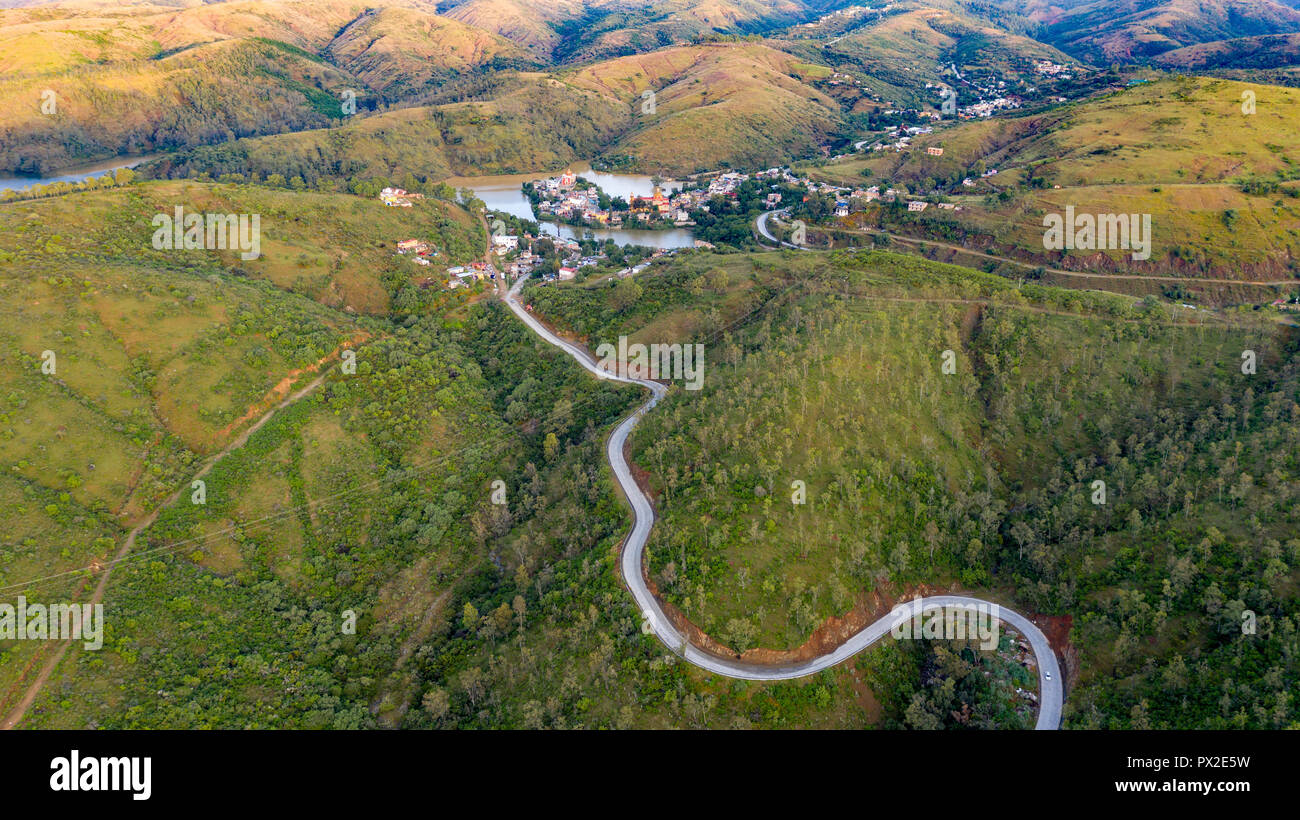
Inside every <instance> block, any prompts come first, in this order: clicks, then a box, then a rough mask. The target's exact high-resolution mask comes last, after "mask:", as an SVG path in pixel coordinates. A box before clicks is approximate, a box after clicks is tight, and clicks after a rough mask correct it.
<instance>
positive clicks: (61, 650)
mask: <svg viewBox="0 0 1300 820" xmlns="http://www.w3.org/2000/svg"><path fill="white" fill-rule="evenodd" d="M324 382H325V374H322V375H320V376H317V377H316V378H315V379H313V380H312V381H311V382H310V383H309V384H308V385H306V386H305V387H303V388H301V389H300V390H298V391H296V392H294V393H292V394H291V395H289V396H287V397H286V398H285V399H284V400H283V401H281V402H280V403H279V404H277V405H276V406H275V407H272V408H271V409H270V410H268V411H266V413H265V414H264V415H263V416H262V417H261V418H260V419H258V420H257V422H256V423H255V424H252V425H250V426H249V427H248V428H247V429H246V430H244V431H243V432H242V433H240V434H239V436H238V437H236V438H235V439H234V440H233V441H231V442H230V443H229V444H227V445H226V446H225V447H223V448H222V449H221V450H220V451H219V452H217V453H214V454H213V455H211V456H209V457H208V459H207V460H206V461H204V462H203V465H202V467H200V469H199V471H198V472H197V473H195V474H194V476H193V477H192V478H191V479H190V480H191V481H196V480H198V479H200V478H203V476H205V475H207V474H208V472H209V471H211V470H212V468H213V467H214V466H216V464H217V462H219V461H221V460H222V459H223V458H225V457H226V456H228V455H230V453H232V452H234V451H235V450H238V449H239V448H240V447H243V446H244V445H245V444H246V443H247V442H248V439H249V437H250V436H252V435H253V433H256V432H257V431H258V430H260V429H261V428H262V426H263V425H265V424H266V423H267V422H268V421H270V420H271V418H272V417H273V416H274V415H275V414H276V413H277V412H279V411H280V410H283V409H284V408H286V407H288V406H289V405H291V404H294V403H295V402H297V401H299V400H301V399H303V398H305V397H306V396H308V395H310V394H311V393H312V392H313V391H314V390H316V388H318V387H320V386H321V385H322V384H324ZM187 487H188V485H186V486H183V487H180V488H178V489H177V490H176V492H174V493H172V494H171V495H170V496H168V497H167V500H166V501H164V502H163V503H162V504H159V505H158V506H157V507H155V508H154V510H153V512H151V513H149V514H148V515H147V516H145V517H144V518H143V519H141V521H140V523H139V524H137V525H136V526H135V528H134V529H132V530H131V532H129V533H128V534H127V536H126V538H125V539H123V541H122V546H121V547H120V548H119V549H118V551H117V552H116V553H115V554H114V555H113V557H112V559H110V560H109V561H108V562H107V563H106V564H104V565H103V572H102V574H101V575H100V576H99V583H97V584H96V585H95V591H94V593H93V594H92V595H91V596H90V600H89V601H86V602H84V603H89V604H91V605H92V606H93V605H95V604H100V603H103V601H104V593H105V591H106V590H107V589H108V580H109V577H110V576H111V575H112V574H113V567H115V566H116V565H117V564H119V563H121V562H122V561H125V560H126V558H127V555H128V554H129V553H130V552H131V550H132V548H134V547H135V541H136V538H137V537H139V535H140V533H142V532H144V531H145V530H146V529H148V528H149V527H150V526H151V525H152V524H153V523H154V521H156V520H157V519H158V514H159V513H161V512H162V511H163V510H164V509H165V508H167V507H170V506H171V505H172V504H175V503H176V501H177V499H179V498H180V497H181V493H183V492H184V491H185V490H186V489H187ZM72 643H73V641H72V639H71V638H65V639H64V640H63V641H62V642H60V643H59V644H58V647H57V648H56V649H55V650H54V654H52V655H50V657H49V658H48V659H47V660H46V661H45V664H44V665H43V666H42V667H41V670H40V672H39V673H37V675H36V677H35V678H34V679H33V680H32V682H31V684H29V685H28V687H27V691H26V692H24V693H23V696H22V698H21V699H20V700H19V701H18V703H17V704H15V706H14V708H13V709H11V710H10V711H9V714H7V715H5V717H4V720H3V721H0V730H4V729H13V728H14V727H16V726H17V725H18V724H19V723H20V722H21V721H22V719H23V717H24V716H25V715H26V714H27V710H28V709H29V708H31V705H32V703H34V702H35V701H36V697H37V696H38V695H39V694H40V693H41V690H42V689H43V688H44V687H45V684H46V682H47V681H49V679H50V676H51V675H52V674H54V670H55V669H57V668H58V666H59V663H60V662H61V661H62V660H63V657H64V656H65V655H66V654H67V653H68V650H69V649H70V648H71V647H72Z"/></svg>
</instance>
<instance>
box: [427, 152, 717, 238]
mask: <svg viewBox="0 0 1300 820" xmlns="http://www.w3.org/2000/svg"><path fill="white" fill-rule="evenodd" d="M563 170H566V169H562V170H560V171H554V172H551V173H535V174H510V175H507V176H491V177H452V178H450V179H448V180H447V181H446V182H447V184H448V185H451V186H453V187H455V188H457V189H460V188H470V189H471V190H473V191H474V195H475V196H477V197H478V198H479V199H481V200H483V202H484V204H486V205H487V208H488V210H489V211H502V212H504V213H508V214H510V215H511V216H517V217H519V218H520V219H531V220H536V219H537V217H536V216H535V215H534V214H533V207H532V203H530V202H529V201H528V198H527V197H525V196H524V193H523V191H522V190H521V186H522V185H523V184H524V183H525V182H535V181H536V180H539V179H546V178H547V177H553V176H559V175H560V174H561V173H562V171H563ZM567 170H569V171H572V172H574V173H575V174H577V175H578V176H580V177H582V178H584V179H586V180H588V181H590V182H594V183H595V184H597V185H599V186H600V189H601V190H602V191H604V192H605V193H607V194H609V195H610V196H621V197H623V198H624V199H626V200H629V201H630V200H631V199H632V197H634V196H650V195H651V194H652V193H653V192H654V180H652V179H651V178H650V177H648V176H643V175H641V174H607V173H604V172H602V171H593V170H591V166H589V165H587V164H586V163H576V164H574V165H571V166H569V167H568V168H567ZM680 187H681V183H678V182H675V181H673V180H664V181H663V182H662V183H661V185H660V188H661V189H662V190H664V191H675V190H677V189H679V188H680ZM540 224H541V228H542V231H543V232H544V233H549V234H552V235H555V234H558V235H559V236H561V237H564V238H566V239H581V238H582V236H584V235H585V234H588V233H590V234H592V235H593V236H595V238H596V239H598V240H600V241H604V240H606V239H613V240H614V241H615V242H617V243H619V244H620V245H628V244H631V245H644V246H645V247H648V248H689V247H691V246H692V245H693V244H694V242H695V236H694V234H692V233H691V232H690V230H689V229H687V228H671V229H669V230H663V231H644V230H633V229H627V228H594V227H593V228H584V227H578V226H576V225H565V224H563V223H557V222H542V223H540Z"/></svg>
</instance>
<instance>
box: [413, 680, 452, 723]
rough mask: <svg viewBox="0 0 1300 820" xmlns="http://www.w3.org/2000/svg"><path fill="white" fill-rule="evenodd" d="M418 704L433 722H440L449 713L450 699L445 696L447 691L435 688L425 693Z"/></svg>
mask: <svg viewBox="0 0 1300 820" xmlns="http://www.w3.org/2000/svg"><path fill="white" fill-rule="evenodd" d="M420 703H421V705H423V706H424V711H426V712H428V713H429V717H431V718H433V719H434V720H435V721H439V720H442V719H443V718H444V717H446V716H447V713H448V712H449V711H451V698H450V696H448V695H447V690H446V689H442V688H440V687H437V686H435V687H434V688H432V689H430V690H429V691H428V692H425V693H424V699H423V700H421V701H420Z"/></svg>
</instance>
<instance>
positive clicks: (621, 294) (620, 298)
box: [609, 279, 641, 312]
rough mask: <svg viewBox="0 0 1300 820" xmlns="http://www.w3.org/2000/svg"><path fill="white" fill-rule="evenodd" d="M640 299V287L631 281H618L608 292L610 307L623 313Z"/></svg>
mask: <svg viewBox="0 0 1300 820" xmlns="http://www.w3.org/2000/svg"><path fill="white" fill-rule="evenodd" d="M640 299H641V286H640V285H638V284H637V283H636V282H635V281H634V280H632V279H620V280H619V282H618V284H617V285H615V286H614V287H613V289H612V290H611V291H610V297H609V303H610V307H612V308H614V309H615V310H617V311H620V312H621V311H624V310H627V309H628V308H630V307H631V306H632V305H635V304H636V303H637V302H638V301H640Z"/></svg>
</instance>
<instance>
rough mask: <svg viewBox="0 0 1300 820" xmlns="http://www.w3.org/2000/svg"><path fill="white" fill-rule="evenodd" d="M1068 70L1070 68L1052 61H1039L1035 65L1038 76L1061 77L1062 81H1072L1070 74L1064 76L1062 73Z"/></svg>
mask: <svg viewBox="0 0 1300 820" xmlns="http://www.w3.org/2000/svg"><path fill="white" fill-rule="evenodd" d="M1067 68H1068V66H1063V65H1061V64H1060V63H1054V62H1052V61H1051V60H1039V61H1038V62H1036V63H1034V72H1035V73H1037V74H1045V75H1047V76H1048V77H1057V76H1059V77H1060V78H1061V79H1063V80H1068V79H1070V75H1069V74H1062V73H1061V72H1063V71H1065V70H1066V69H1067Z"/></svg>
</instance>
